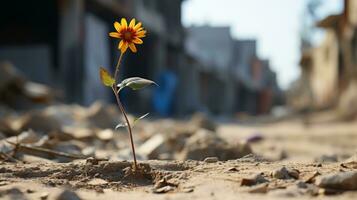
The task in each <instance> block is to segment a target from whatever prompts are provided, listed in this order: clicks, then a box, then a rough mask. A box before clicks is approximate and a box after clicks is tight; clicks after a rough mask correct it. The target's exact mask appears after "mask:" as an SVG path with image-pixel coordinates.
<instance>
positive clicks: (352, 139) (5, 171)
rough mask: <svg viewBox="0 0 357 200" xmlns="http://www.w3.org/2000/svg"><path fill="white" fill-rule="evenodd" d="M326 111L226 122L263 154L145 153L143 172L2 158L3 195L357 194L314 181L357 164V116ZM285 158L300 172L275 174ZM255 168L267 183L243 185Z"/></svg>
mask: <svg viewBox="0 0 357 200" xmlns="http://www.w3.org/2000/svg"><path fill="white" fill-rule="evenodd" d="M324 116H325V115H324V114H320V115H319V116H316V118H314V119H315V121H313V123H312V124H311V125H310V126H308V127H307V126H304V125H303V123H301V120H300V119H289V120H283V121H280V122H275V123H268V124H265V125H259V126H258V125H252V124H251V125H247V124H245V125H237V124H223V125H221V126H220V128H219V130H218V133H219V134H220V135H221V136H222V137H223V138H225V139H227V140H230V141H235V140H236V141H241V140H244V139H247V138H249V137H250V136H251V135H252V134H253V135H254V134H256V135H259V137H260V138H261V141H259V142H256V143H253V144H252V149H253V152H254V153H255V154H256V155H259V156H254V155H249V156H246V157H244V158H241V159H236V160H229V161H217V162H214V161H213V162H212V163H208V162H204V161H190V160H189V161H155V160H152V161H142V162H140V165H141V166H142V168H143V169H144V170H143V171H144V172H143V173H141V174H139V175H140V176H139V175H134V174H132V173H128V169H130V166H132V163H130V162H128V161H96V160H78V161H74V162H71V163H43V164H41V163H32V164H22V163H15V164H14V163H5V162H3V163H1V164H0V198H1V199H2V198H4V199H56V198H57V199H61V198H59V197H58V195H59V194H60V193H62V192H63V191H64V190H65V189H69V190H72V191H74V192H75V193H76V194H77V195H78V196H79V197H80V198H81V199H110V198H111V199H126V200H129V199H146V200H150V199H165V200H166V199H240V198H244V199H265V200H266V199H277V198H282V199H286V198H293V199H351V200H352V199H357V191H338V190H324V189H322V188H319V187H316V186H315V183H314V181H315V177H317V178H318V177H319V176H323V175H326V174H330V173H338V172H343V171H355V170H356V165H352V166H350V165H344V164H343V163H344V160H345V159H346V158H348V157H350V156H352V155H354V154H355V151H356V145H355V144H356V141H357V140H356V139H357V123H355V122H333V123H331V122H328V121H329V120H328V119H325V117H324ZM327 116H328V115H327ZM282 166H285V167H286V168H287V169H289V170H293V171H295V172H296V174H295V175H294V176H292V177H290V178H287V179H278V178H276V177H273V176H272V172H273V171H274V170H276V169H279V168H281V167H282ZM257 174H261V175H262V177H264V178H265V179H266V181H267V183H261V184H256V185H255V184H251V185H252V186H245V185H244V183H245V181H246V180H244V179H247V178H250V177H252V176H254V175H257ZM242 183H243V185H242ZM246 185H250V184H246ZM301 185H302V186H301ZM69 196H70V195H69ZM62 199H63V198H62ZM65 199H66V198H65ZM67 199H70V198H69V197H67ZM72 199H74V197H73V196H72Z"/></svg>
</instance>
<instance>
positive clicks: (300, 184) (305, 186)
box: [296, 181, 307, 189]
mask: <svg viewBox="0 0 357 200" xmlns="http://www.w3.org/2000/svg"><path fill="white" fill-rule="evenodd" d="M296 186H297V187H298V188H303V189H306V188H307V184H306V183H305V182H303V181H298V182H297V183H296Z"/></svg>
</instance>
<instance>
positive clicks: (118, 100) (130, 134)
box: [112, 87, 137, 171]
mask: <svg viewBox="0 0 357 200" xmlns="http://www.w3.org/2000/svg"><path fill="white" fill-rule="evenodd" d="M112 89H113V92H114V94H115V98H116V100H117V104H118V106H119V109H120V111H121V112H122V113H123V115H124V118H125V121H126V123H127V124H128V132H129V136H130V143H131V150H132V151H133V157H134V171H135V170H136V169H137V162H136V154H135V146H134V140H133V133H132V130H131V125H130V122H129V119H128V115H127V114H126V112H125V109H124V107H123V104H122V103H121V101H120V98H119V94H118V92H117V90H116V89H115V88H114V87H112Z"/></svg>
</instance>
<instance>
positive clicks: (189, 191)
mask: <svg viewBox="0 0 357 200" xmlns="http://www.w3.org/2000/svg"><path fill="white" fill-rule="evenodd" d="M193 191H194V187H185V188H183V189H182V192H184V193H191V192H193Z"/></svg>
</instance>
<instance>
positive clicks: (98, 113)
mask: <svg viewBox="0 0 357 200" xmlns="http://www.w3.org/2000/svg"><path fill="white" fill-rule="evenodd" d="M115 115H116V113H113V112H111V110H110V108H109V107H105V106H104V105H103V104H102V103H100V102H95V103H94V104H93V105H91V107H90V108H89V109H88V112H87V115H86V118H87V120H88V122H89V126H90V127H97V128H101V129H107V128H109V129H112V128H114V127H115V126H116V125H117V124H118V121H119V116H115Z"/></svg>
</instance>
